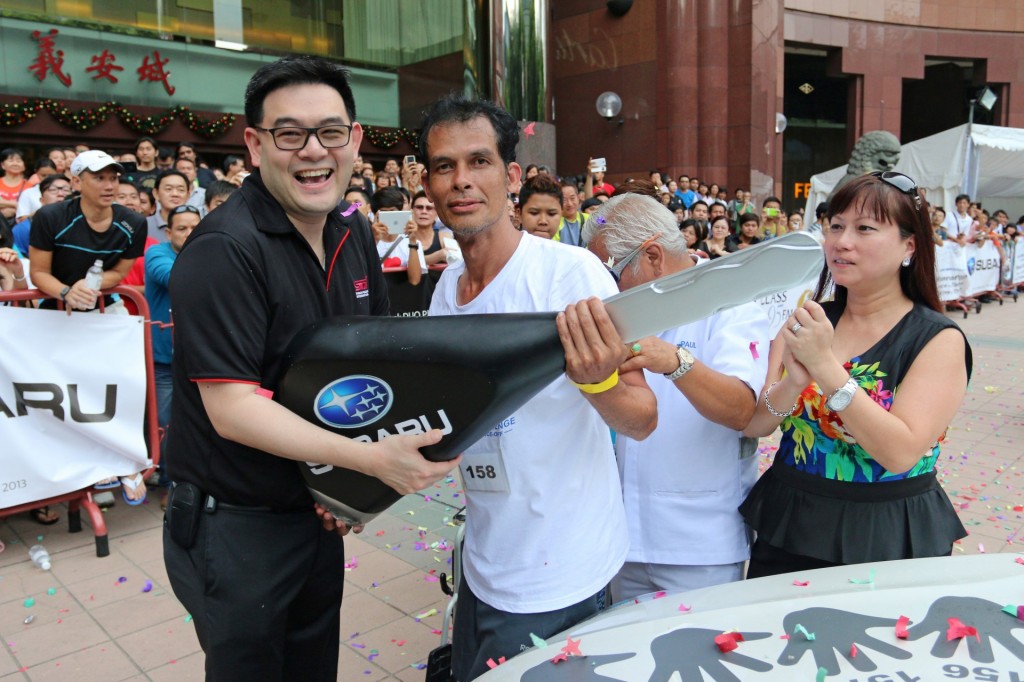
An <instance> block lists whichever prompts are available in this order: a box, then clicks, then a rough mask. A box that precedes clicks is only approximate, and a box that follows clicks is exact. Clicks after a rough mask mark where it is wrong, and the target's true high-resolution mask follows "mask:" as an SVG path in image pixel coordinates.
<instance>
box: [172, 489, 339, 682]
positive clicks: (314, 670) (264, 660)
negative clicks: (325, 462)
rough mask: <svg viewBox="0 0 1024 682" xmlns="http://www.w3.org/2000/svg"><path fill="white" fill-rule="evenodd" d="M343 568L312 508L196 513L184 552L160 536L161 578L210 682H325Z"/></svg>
mask: <svg viewBox="0 0 1024 682" xmlns="http://www.w3.org/2000/svg"><path fill="white" fill-rule="evenodd" d="M344 560H345V552H344V546H343V544H342V538H341V537H340V536H339V535H338V534H337V533H329V532H327V531H325V530H324V529H323V527H322V526H321V523H320V519H319V518H318V517H317V516H316V514H315V513H314V512H313V509H312V508H310V509H309V510H308V511H300V512H290V513H273V512H264V511H237V510H227V509H224V508H223V507H220V508H218V509H217V511H216V512H214V513H212V514H207V513H203V514H202V517H201V520H200V522H199V530H198V533H197V535H196V542H195V544H194V545H193V546H192V547H191V548H190V549H183V548H181V547H179V546H178V545H177V544H176V543H175V542H174V541H173V540H172V539H171V537H170V534H169V532H168V530H167V528H166V527H165V528H164V564H165V565H166V567H167V575H168V577H169V579H170V582H171V587H172V588H173V590H174V594H175V595H176V596H177V597H178V599H179V600H180V601H181V603H182V604H184V606H185V608H186V609H188V611H189V613H190V614H191V615H192V622H193V623H194V624H195V627H196V634H197V635H198V636H199V644H200V645H201V646H202V648H203V652H204V653H205V654H206V679H207V680H208V681H211V682H224V681H231V680H238V681H239V682H242V681H244V682H252V681H254V680H267V681H270V680H280V681H284V680H304V681H308V682H312V681H316V680H323V681H324V682H328V681H329V682H334V680H336V679H337V673H338V640H339V627H340V616H341V614H340V610H341V595H342V587H343V584H344V569H343V565H344Z"/></svg>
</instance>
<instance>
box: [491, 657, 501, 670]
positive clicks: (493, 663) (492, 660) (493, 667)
mask: <svg viewBox="0 0 1024 682" xmlns="http://www.w3.org/2000/svg"><path fill="white" fill-rule="evenodd" d="M504 662H505V657H504V656H502V657H501V658H499V659H498V662H497V663H495V662H494V659H493V658H488V659H487V667H488V668H490V669H491V670H494V669H495V668H497V667H498V666H499V665H501V664H502V663H504Z"/></svg>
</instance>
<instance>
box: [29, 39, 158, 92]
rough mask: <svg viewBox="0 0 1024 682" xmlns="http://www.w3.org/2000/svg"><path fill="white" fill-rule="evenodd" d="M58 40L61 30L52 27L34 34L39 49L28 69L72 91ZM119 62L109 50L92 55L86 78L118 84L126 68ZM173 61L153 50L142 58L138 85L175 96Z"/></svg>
mask: <svg viewBox="0 0 1024 682" xmlns="http://www.w3.org/2000/svg"><path fill="white" fill-rule="evenodd" d="M59 39H60V31H59V30H58V29H56V28H51V29H50V30H49V32H48V33H46V34H45V35H44V34H43V33H42V32H41V31H33V32H32V40H34V41H36V43H37V44H38V46H37V50H36V57H35V59H33V60H32V62H31V63H30V64H29V65H28V70H29V71H30V72H31V73H32V75H34V76H35V77H36V78H37V79H39V81H40V82H42V81H45V80H46V79H47V78H48V77H51V76H52V77H53V78H56V79H57V81H59V82H60V83H61V84H62V85H63V86H64V87H66V88H70V87H71V85H72V82H73V76H72V75H70V74H69V73H67V72H66V71H65V70H64V51H63V50H61V49H59V47H58V46H57V41H58V40H59ZM116 61H117V56H116V55H115V54H114V53H112V52H111V51H110V50H108V49H107V48H103V51H102V52H100V53H99V54H94V55H92V57H91V62H90V65H89V66H86V67H85V68H84V69H83V71H84V72H85V74H87V75H88V74H90V73H91V74H92V80H99V79H101V78H105V79H107V80H108V81H110V82H111V83H114V84H116V83H117V82H118V78H117V76H116V75H114V74H115V72H117V71H124V67H123V66H119V65H118V64H116V63H115V62H116ZM170 61H171V59H170V57H166V58H163V59H161V57H160V51H159V50H153V52H152V53H150V54H147V55H143V57H142V62H141V65H140V66H139V68H137V69H136V73H138V74H139V82H140V83H160V84H161V85H163V88H164V90H165V91H166V92H167V94H168V95H173V94H174V86H173V85H171V83H170V76H171V71H170V69H169V68H168V64H170Z"/></svg>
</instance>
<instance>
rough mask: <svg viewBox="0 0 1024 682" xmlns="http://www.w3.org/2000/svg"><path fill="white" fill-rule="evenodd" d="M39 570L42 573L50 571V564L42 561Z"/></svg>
mask: <svg viewBox="0 0 1024 682" xmlns="http://www.w3.org/2000/svg"><path fill="white" fill-rule="evenodd" d="M39 568H41V569H43V570H44V571H49V570H50V562H49V561H44V562H43V563H41V564H39Z"/></svg>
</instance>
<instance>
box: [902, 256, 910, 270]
mask: <svg viewBox="0 0 1024 682" xmlns="http://www.w3.org/2000/svg"><path fill="white" fill-rule="evenodd" d="M903 267H905V268H909V267H910V256H907V257H906V258H904V259H903Z"/></svg>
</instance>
